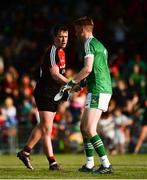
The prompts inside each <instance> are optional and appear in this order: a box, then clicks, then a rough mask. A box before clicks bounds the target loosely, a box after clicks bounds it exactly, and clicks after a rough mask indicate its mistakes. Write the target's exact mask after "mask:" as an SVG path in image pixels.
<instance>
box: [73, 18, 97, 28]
mask: <svg viewBox="0 0 147 180" xmlns="http://www.w3.org/2000/svg"><path fill="white" fill-rule="evenodd" d="M74 25H75V26H89V27H91V29H92V30H93V27H94V23H93V20H92V18H90V17H87V16H84V17H81V18H78V19H77V20H75V21H74Z"/></svg>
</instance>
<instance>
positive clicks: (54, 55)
mask: <svg viewBox="0 0 147 180" xmlns="http://www.w3.org/2000/svg"><path fill="white" fill-rule="evenodd" d="M54 65H57V66H58V67H59V72H60V74H62V75H64V74H65V66H66V60H65V52H64V50H63V49H62V48H57V47H56V46H55V45H52V46H49V47H48V49H47V51H46V53H45V55H44V59H43V62H42V65H41V67H40V78H39V80H38V82H37V85H36V88H35V91H37V92H38V93H37V94H38V95H41V94H42V93H47V92H48V93H49V92H50V93H51V94H56V93H57V92H58V90H59V89H60V87H61V84H59V83H58V82H57V81H56V80H54V79H53V77H52V75H51V73H50V68H51V67H52V66H54ZM40 93H41V94H40Z"/></svg>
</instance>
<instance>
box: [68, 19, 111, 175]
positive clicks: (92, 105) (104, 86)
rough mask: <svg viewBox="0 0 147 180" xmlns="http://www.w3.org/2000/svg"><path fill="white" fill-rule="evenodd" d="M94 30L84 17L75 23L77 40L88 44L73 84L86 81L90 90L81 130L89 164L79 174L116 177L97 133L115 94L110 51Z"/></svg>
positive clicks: (89, 20)
mask: <svg viewBox="0 0 147 180" xmlns="http://www.w3.org/2000/svg"><path fill="white" fill-rule="evenodd" d="M93 27H94V24H93V21H92V19H90V18H87V17H83V18H80V19H78V20H76V21H75V31H76V36H77V38H78V39H79V40H82V41H83V42H84V52H83V54H84V57H83V58H84V63H85V64H84V67H83V68H82V69H81V71H80V72H79V73H78V74H77V76H76V77H75V78H74V80H73V82H74V83H75V82H76V83H79V82H80V81H81V80H83V79H84V78H86V80H87V90H88V94H87V99H86V105H85V109H84V113H83V117H82V120H81V127H80V128H81V132H82V136H83V141H84V146H85V153H86V163H85V165H83V166H82V167H81V168H80V169H79V171H81V172H93V173H95V174H110V173H112V166H111V164H110V162H109V160H108V157H107V155H106V152H105V148H104V145H103V142H102V140H101V138H100V137H99V135H98V134H97V131H96V130H97V125H98V121H99V119H100V117H101V114H102V112H103V111H107V108H108V104H109V101H110V98H111V94H112V86H111V78H110V73H109V68H108V64H107V50H106V48H105V47H104V46H103V45H102V44H101V43H100V41H98V40H97V39H96V38H95V37H94V36H93ZM74 83H73V84H71V86H73V85H74ZM68 84H69V83H68ZM94 149H95V151H96V152H97V154H98V156H99V158H100V160H101V166H100V167H99V168H98V169H97V170H94V157H93V151H94Z"/></svg>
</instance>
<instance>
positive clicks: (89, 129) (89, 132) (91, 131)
mask: <svg viewBox="0 0 147 180" xmlns="http://www.w3.org/2000/svg"><path fill="white" fill-rule="evenodd" d="M86 134H87V136H88V137H93V136H94V135H95V134H96V131H95V129H93V128H92V127H87V128H86Z"/></svg>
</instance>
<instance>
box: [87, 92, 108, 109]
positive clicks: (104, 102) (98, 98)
mask: <svg viewBox="0 0 147 180" xmlns="http://www.w3.org/2000/svg"><path fill="white" fill-rule="evenodd" d="M110 99H111V94H108V93H100V94H98V95H95V94H92V93H88V94H87V97H86V105H85V108H94V109H101V110H102V111H104V112H105V111H107V109H108V105H109V102H110Z"/></svg>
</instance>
